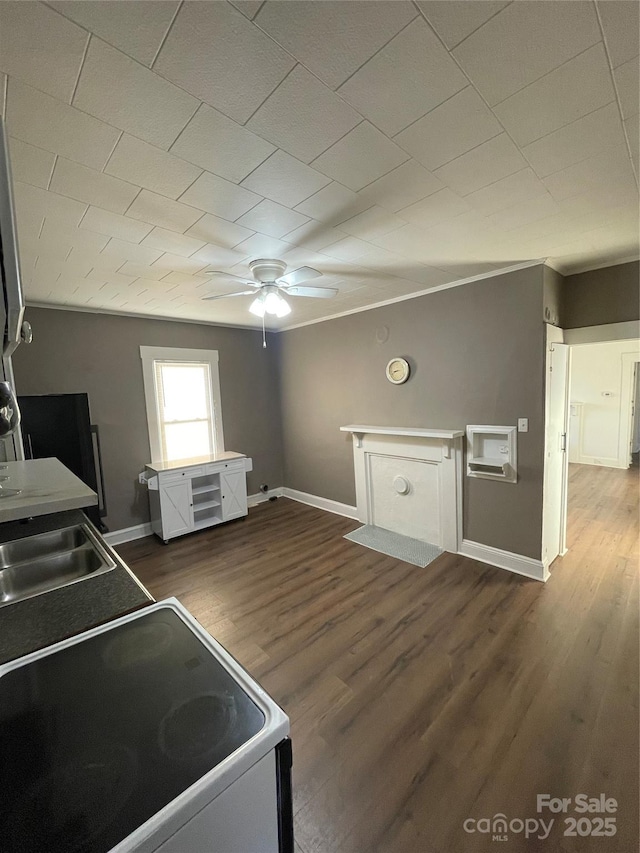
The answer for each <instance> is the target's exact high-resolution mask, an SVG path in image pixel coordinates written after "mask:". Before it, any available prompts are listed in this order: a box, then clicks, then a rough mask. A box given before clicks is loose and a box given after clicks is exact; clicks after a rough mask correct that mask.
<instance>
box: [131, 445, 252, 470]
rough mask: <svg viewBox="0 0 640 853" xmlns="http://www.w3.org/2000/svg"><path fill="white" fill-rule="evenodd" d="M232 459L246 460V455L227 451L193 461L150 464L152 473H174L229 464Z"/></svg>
mask: <svg viewBox="0 0 640 853" xmlns="http://www.w3.org/2000/svg"><path fill="white" fill-rule="evenodd" d="M232 459H246V454H245V453H235V452H234V451H233V450H227V451H225V452H224V453H209V454H207V455H206V456H194V457H192V458H191V459H173V460H172V461H171V462H167V461H160V462H149V463H148V464H147V466H146V467H147V468H148V469H149V470H150V471H155V472H156V473H158V472H159V471H173V470H174V469H175V468H192V467H193V466H194V465H206V464H207V463H209V462H229V461H230V460H232Z"/></svg>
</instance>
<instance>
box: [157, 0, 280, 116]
mask: <svg viewBox="0 0 640 853" xmlns="http://www.w3.org/2000/svg"><path fill="white" fill-rule="evenodd" d="M294 65H295V62H294V60H292V59H291V57H290V56H288V55H287V53H286V52H285V51H284V50H282V48H280V47H279V46H278V45H277V44H276V43H275V42H274V41H272V39H270V38H269V37H268V36H267V35H265V34H264V33H263V32H261V31H260V30H259V29H258V28H257V27H256V26H254V25H253V24H252V23H251V22H250V21H248V20H247V19H246V18H245V17H244V15H242V14H241V13H240V12H239V11H238V10H237V9H234V8H233V7H232V6H231V5H230V4H228V3H197V2H196V3H184V4H183V5H182V7H181V8H180V11H179V12H178V15H177V17H176V20H175V22H174V24H173V27H172V28H171V32H170V33H169V35H168V37H167V39H166V41H165V43H164V45H163V46H162V49H161V51H160V53H159V55H158V59H157V60H156V62H155V64H154V66H153V68H154V71H156V72H157V73H158V74H161V75H162V76H163V77H166V79H167V80H172V81H173V82H174V83H177V84H178V86H181V87H182V88H183V89H186V91H187V92H191V93H192V94H193V95H196V97H198V98H200V99H201V100H203V101H205V103H208V104H210V105H211V106H212V107H216V108H217V109H219V110H221V111H222V112H223V113H225V115H228V116H230V117H231V118H234V119H236V120H237V121H240V122H245V121H246V120H247V119H248V118H249V116H250V115H251V114H252V113H253V112H254V111H255V110H256V109H257V108H258V107H259V106H260V104H261V103H262V102H263V101H264V99H265V98H266V97H267V96H268V95H269V94H270V93H271V92H272V91H273V90H274V89H275V88H276V86H277V85H278V83H280V82H281V81H282V80H283V79H284V78H285V77H286V75H287V74H288V73H289V71H291V69H292V68H293V66H294Z"/></svg>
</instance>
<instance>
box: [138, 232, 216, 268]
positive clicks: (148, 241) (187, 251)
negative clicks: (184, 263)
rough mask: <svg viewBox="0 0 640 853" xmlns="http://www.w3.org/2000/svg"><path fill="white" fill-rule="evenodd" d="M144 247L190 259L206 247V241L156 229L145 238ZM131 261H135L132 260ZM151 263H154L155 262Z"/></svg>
mask: <svg viewBox="0 0 640 853" xmlns="http://www.w3.org/2000/svg"><path fill="white" fill-rule="evenodd" d="M196 224H197V223H196ZM142 245H143V246H149V247H150V248H152V249H159V250H161V251H163V252H170V253H172V254H174V255H182V257H184V258H188V257H189V256H190V255H193V253H194V252H197V251H198V249H201V248H202V247H203V246H204V245H205V241H203V240H196V239H195V238H194V237H189V236H187V235H185V234H176V232H175V231H167V229H166V228H154V229H153V231H151V233H150V234H147V236H146V237H145V238H144V240H143V241H142ZM131 260H134V259H133V258H132V259H131ZM150 263H153V261H151V262H150Z"/></svg>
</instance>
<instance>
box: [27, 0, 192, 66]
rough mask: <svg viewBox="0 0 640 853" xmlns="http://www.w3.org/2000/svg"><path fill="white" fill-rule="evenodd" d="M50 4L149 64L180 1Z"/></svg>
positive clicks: (109, 0)
mask: <svg viewBox="0 0 640 853" xmlns="http://www.w3.org/2000/svg"><path fill="white" fill-rule="evenodd" d="M20 5H23V4H20ZM49 5H50V6H53V7H54V8H55V9H57V10H58V11H59V12H61V13H62V14H63V15H65V16H66V17H67V18H71V19H72V20H73V21H76V23H78V24H80V25H81V26H83V27H85V28H86V29H87V30H89V32H92V33H95V35H97V36H99V37H100V38H101V39H103V40H104V41H107V42H109V44H112V45H113V46H114V47H117V48H118V49H119V50H122V51H123V52H124V53H127V54H128V55H129V56H131V57H133V59H137V60H138V62H141V63H142V64H143V65H147V66H149V65H151V63H152V62H153V59H154V57H155V55H156V53H157V51H158V48H159V47H160V45H161V43H162V40H163V38H164V37H165V35H166V32H167V30H168V29H169V25H170V24H171V21H172V20H173V16H174V15H175V12H176V9H177V8H178V5H179V3H178V2H177V0H162V1H161V2H157V1H156V0H145V2H144V3H131V2H129V3H123V2H121V0H101V2H99V3H87V2H85V0H63V2H58V3H50V4H49Z"/></svg>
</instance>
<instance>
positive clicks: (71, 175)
mask: <svg viewBox="0 0 640 853" xmlns="http://www.w3.org/2000/svg"><path fill="white" fill-rule="evenodd" d="M51 189H52V190H53V191H54V192H57V193H60V194H61V195H66V196H69V198H75V199H77V200H78V201H84V202H86V203H87V204H93V205H95V206H96V207H102V208H104V209H105V210H110V211H112V212H113V213H124V212H125V210H126V209H127V208H128V207H129V205H130V204H131V202H132V201H133V200H134V198H135V197H136V196H137V195H138V193H139V192H140V187H134V186H133V184H129V183H127V182H126V181H121V180H120V178H114V177H112V176H111V175H105V174H103V173H102V172H97V171H96V170H95V169H90V168H89V167H88V166H83V165H81V164H80V163H74V162H73V160H65V159H64V157H58V158H57V160H56V165H55V168H54V170H53V177H52V178H51Z"/></svg>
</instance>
